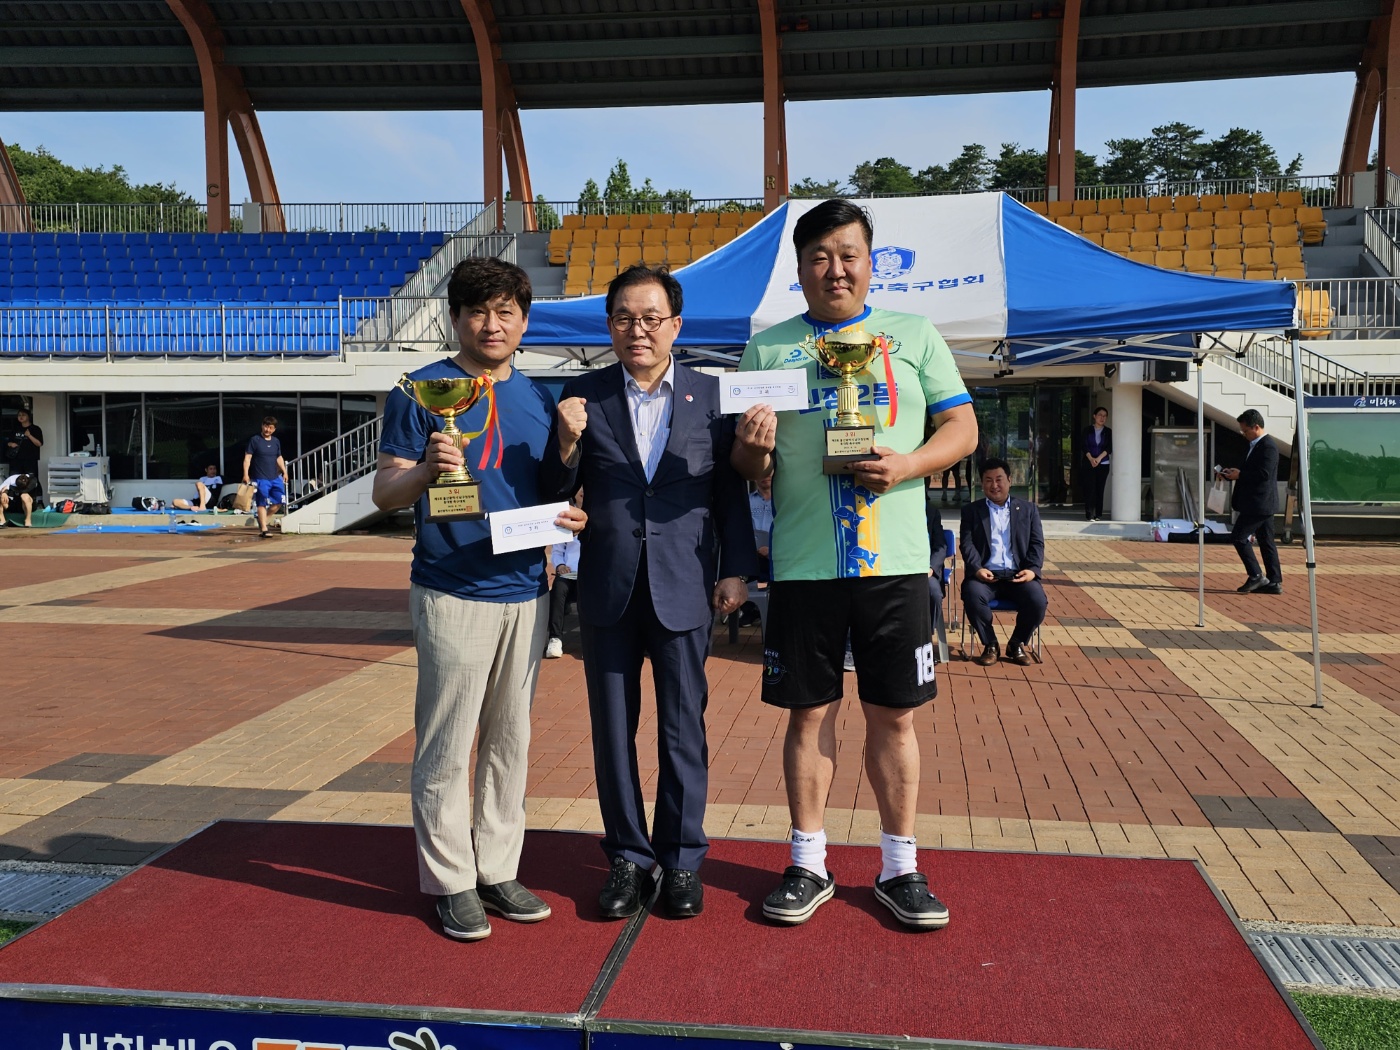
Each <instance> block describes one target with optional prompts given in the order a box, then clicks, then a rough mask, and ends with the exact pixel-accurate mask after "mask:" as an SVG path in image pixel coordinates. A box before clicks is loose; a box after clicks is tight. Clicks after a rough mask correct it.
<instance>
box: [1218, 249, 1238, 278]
mask: <svg viewBox="0 0 1400 1050" xmlns="http://www.w3.org/2000/svg"><path fill="white" fill-rule="evenodd" d="M1213 258H1214V262H1215V272H1216V273H1217V274H1220V275H1221V276H1222V277H1238V276H1240V274H1242V273H1243V272H1244V257H1243V255H1242V254H1241V252H1240V249H1238V248H1217V249H1215V255H1214V257H1213Z"/></svg>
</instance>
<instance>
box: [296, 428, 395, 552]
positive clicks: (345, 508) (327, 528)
mask: <svg viewBox="0 0 1400 1050" xmlns="http://www.w3.org/2000/svg"><path fill="white" fill-rule="evenodd" d="M383 426H384V417H383V416H377V417H375V418H374V419H371V420H370V421H369V422H368V423H363V424H361V425H360V426H358V427H356V428H355V429H354V430H350V431H347V432H346V433H344V434H341V435H340V436H339V437H336V438H333V439H331V440H330V441H327V442H326V443H325V444H324V445H321V446H320V447H318V448H313V449H312V450H311V451H310V452H307V453H305V454H304V455H300V456H297V457H296V458H295V459H292V460H289V461H288V463H287V480H288V488H289V490H290V491H289V492H288V498H287V515H286V517H284V518H283V519H282V531H283V532H318V533H328V532H338V531H340V530H341V529H348V528H351V527H353V526H355V525H359V524H363V523H365V522H367V521H369V520H371V519H374V518H377V517H382V516H383V514H382V512H381V511H380V510H379V509H378V508H377V507H375V506H374V503H373V501H372V500H371V498H370V495H371V491H372V489H373V487H374V471H375V467H376V465H377V463H378V461H379V438H380V434H381V432H382V429H383Z"/></svg>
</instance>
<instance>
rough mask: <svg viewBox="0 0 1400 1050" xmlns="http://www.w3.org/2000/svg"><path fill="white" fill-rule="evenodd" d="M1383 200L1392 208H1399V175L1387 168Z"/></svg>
mask: <svg viewBox="0 0 1400 1050" xmlns="http://www.w3.org/2000/svg"><path fill="white" fill-rule="evenodd" d="M1385 202H1386V204H1388V205H1390V206H1391V207H1392V208H1400V175H1396V174H1395V172H1393V171H1391V170H1390V169H1389V168H1387V169H1386V171H1385Z"/></svg>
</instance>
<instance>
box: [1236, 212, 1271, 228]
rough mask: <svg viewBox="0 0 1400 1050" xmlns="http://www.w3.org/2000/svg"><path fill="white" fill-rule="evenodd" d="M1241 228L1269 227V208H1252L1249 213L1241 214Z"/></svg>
mask: <svg viewBox="0 0 1400 1050" xmlns="http://www.w3.org/2000/svg"><path fill="white" fill-rule="evenodd" d="M1240 225H1241V226H1267V225H1269V211H1268V209H1267V208H1250V209H1249V210H1248V211H1242V212H1240Z"/></svg>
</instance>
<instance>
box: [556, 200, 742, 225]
mask: <svg viewBox="0 0 1400 1050" xmlns="http://www.w3.org/2000/svg"><path fill="white" fill-rule="evenodd" d="M544 203H545V204H547V205H548V206H549V207H550V208H551V209H553V211H554V214H555V215H557V216H559V218H561V219H562V218H563V217H564V216H565V215H647V214H651V215H678V214H680V213H682V212H699V211H762V210H763V198H762V197H703V198H702V197H666V198H661V199H653V200H608V201H576V200H574V201H545V202H544ZM541 225H543V224H541Z"/></svg>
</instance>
